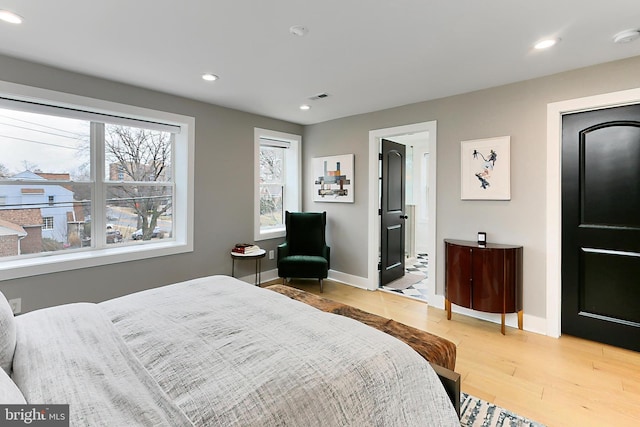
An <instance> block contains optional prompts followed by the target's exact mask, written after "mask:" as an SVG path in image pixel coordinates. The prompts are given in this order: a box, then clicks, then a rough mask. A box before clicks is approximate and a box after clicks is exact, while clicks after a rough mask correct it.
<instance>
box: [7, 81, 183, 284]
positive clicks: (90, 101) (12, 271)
mask: <svg viewBox="0 0 640 427" xmlns="http://www.w3.org/2000/svg"><path fill="white" fill-rule="evenodd" d="M0 97H3V98H9V99H14V100H21V101H27V102H32V103H34V104H48V105H53V106H56V107H63V108H67V109H69V111H76V112H77V114H78V115H83V114H84V115H85V116H91V114H98V115H109V116H113V117H117V118H120V119H121V121H122V123H126V124H133V123H135V122H132V120H133V121H140V120H142V121H145V122H148V123H150V124H153V123H161V124H164V125H169V126H175V127H176V128H179V129H180V132H179V133H177V134H176V135H175V149H174V157H173V161H174V164H175V176H174V177H173V179H174V182H175V198H174V202H175V208H174V210H173V226H174V238H173V239H172V240H164V241H162V242H157V243H153V244H145V245H129V246H117V247H113V246H111V245H110V246H109V247H106V246H102V247H100V246H98V247H96V248H95V249H92V250H86V251H78V252H64V251H59V252H51V253H46V254H41V255H42V256H38V257H30V258H24V259H11V260H1V259H0V275H1V277H2V279H0V281H1V280H9V279H16V278H21V277H29V276H35V275H40V274H47V273H54V272H60V271H67V270H76V269H81V268H88V267H94V266H100V265H108V264H115V263H120V262H125V261H134V260H142V259H147V258H155V257H160V256H167V255H175V254H180V253H185V252H193V234H194V226H193V219H194V182H195V178H194V165H195V157H194V151H195V150H194V148H195V137H194V135H195V119H194V118H193V117H189V116H184V115H180V114H174V113H168V112H165V111H158V110H152V109H148V108H142V107H136V106H131V105H126V104H120V103H115V102H110V101H103V100H99V99H94V98H87V97H83V96H78V95H72V94H67V93H62V92H56V91H51V90H47V89H40V88H35V87H31V86H25V85H19V84H15V83H10V82H4V81H0ZM129 119H130V120H129ZM97 162H98V163H97V164H100V160H99V159H98V161H97ZM96 197H97V195H96V196H94V198H96ZM106 222H107V220H106V212H98V211H96V214H95V217H94V218H92V223H93V225H92V228H93V229H95V230H105V227H106Z"/></svg>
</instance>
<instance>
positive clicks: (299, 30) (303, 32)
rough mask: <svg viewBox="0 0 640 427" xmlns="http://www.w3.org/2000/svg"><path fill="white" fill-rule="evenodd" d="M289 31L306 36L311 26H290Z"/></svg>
mask: <svg viewBox="0 0 640 427" xmlns="http://www.w3.org/2000/svg"><path fill="white" fill-rule="evenodd" d="M289 32H290V33H291V34H293V35H294V36H298V37H304V36H306V35H307V33H308V32H309V28H307V27H305V26H304V25H294V26H293V27H291V28H289Z"/></svg>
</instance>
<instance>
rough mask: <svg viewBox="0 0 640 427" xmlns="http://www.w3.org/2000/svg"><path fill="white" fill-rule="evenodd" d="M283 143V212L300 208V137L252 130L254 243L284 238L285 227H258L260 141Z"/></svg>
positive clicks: (257, 129)
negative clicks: (284, 145) (263, 228)
mask: <svg viewBox="0 0 640 427" xmlns="http://www.w3.org/2000/svg"><path fill="white" fill-rule="evenodd" d="M261 139H268V140H275V141H283V142H285V143H288V144H289V148H288V149H287V150H286V151H285V163H286V165H285V190H284V203H283V211H292V212H295V211H299V210H300V209H301V207H302V197H301V186H300V181H301V179H300V178H301V170H302V168H301V155H300V154H301V153H300V151H301V150H300V148H301V147H300V144H301V143H302V137H301V136H300V135H294V134H291V133H284V132H277V131H273V130H268V129H260V128H255V129H254V171H255V173H254V226H253V230H254V231H253V238H254V240H255V241H260V240H267V239H275V238H280V237H284V236H285V234H286V228H285V225H284V224H282V226H280V227H270V228H269V229H268V230H262V229H261V227H260V144H261V142H260V140H261ZM283 215H284V212H283Z"/></svg>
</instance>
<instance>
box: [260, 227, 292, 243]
mask: <svg viewBox="0 0 640 427" xmlns="http://www.w3.org/2000/svg"><path fill="white" fill-rule="evenodd" d="M286 235H287V230H286V228H285V227H282V228H275V229H273V230H269V231H262V232H261V233H260V234H259V235H258V236H254V237H255V239H256V241H257V242H258V241H260V240H269V239H277V238H280V237H284V236H286Z"/></svg>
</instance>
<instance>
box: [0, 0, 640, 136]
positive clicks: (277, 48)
mask: <svg viewBox="0 0 640 427" xmlns="http://www.w3.org/2000/svg"><path fill="white" fill-rule="evenodd" d="M0 9H9V10H12V11H14V12H16V13H18V14H20V15H22V16H23V17H24V19H25V22H24V23H23V24H22V25H19V26H15V25H10V24H6V23H3V22H0V53H3V54H6V55H10V56H15V57H19V58H23V59H27V60H31V61H36V62H40V63H44V64H48V65H52V66H55V67H59V68H63V69H68V70H73V71H77V72H81V73H85V74H90V75H94V76H98V77H102V78H106V79H111V80H116V81H119V82H124V83H130V84H133V85H137V86H142V87H146V88H150V89H155V90H159V91H163V92H168V93H172V94H176V95H182V96H185V97H189V98H194V99H198V100H201V101H205V102H210V103H213V104H217V105H222V106H226V107H231V108H236V109H239V110H243V111H248V112H253V113H257V114H262V115H265V116H269V117H275V118H279V119H284V120H288V121H291V122H295V123H300V124H311V123H318V122H322V121H326V120H330V119H334V118H339V117H345V116H349V115H354V114H360V113H366V112H370V111H376V110H380V109H384V108H389V107H394V106H399V105H405V104H410V103H414V102H419V101H424V100H429V99H435V98H440V97H444V96H448V95H453V94H458V93H464V92H469V91H473V90H477V89H482V88H487V87H492V86H497V85H501V84H505V83H510V82H516V81H521V80H526V79H530V78H534V77H539V76H543V75H549V74H553V73H557V72H561V71H565V70H570V69H574V68H579V67H584V66H588V65H593V64H597V63H602V62H607V61H612V60H616V59H621V58H625V57H631V56H636V55H640V40H638V41H635V42H632V43H628V44H614V43H613V42H612V37H613V36H614V34H616V33H618V32H619V31H622V30H626V29H636V28H640V1H639V0H607V1H600V0H536V1H525V0H455V1H445V0H441V1H436V0H134V1H132V0H56V1H50V0H0ZM292 25H304V26H306V27H308V29H309V33H308V34H307V35H306V36H305V37H297V36H294V35H292V34H290V33H289V28H290V27H291V26H292ZM551 36H555V37H561V38H562V41H561V42H560V43H559V44H558V45H557V46H556V47H554V48H552V49H551V50H548V51H534V50H533V49H532V45H533V43H535V42H536V41H538V40H540V39H542V38H546V37H551ZM205 72H211V73H214V74H217V75H219V76H220V80H218V81H216V82H205V81H203V80H202V79H201V78H200V76H201V74H203V73H205ZM638 72H640V70H638ZM603 78H606V76H603ZM0 79H2V65H1V63H0ZM321 92H326V93H328V94H329V95H330V96H329V97H328V98H326V99H324V100H318V101H310V100H308V98H309V97H311V96H313V95H315V94H318V93H321ZM303 103H308V104H310V105H311V107H312V108H311V110H309V111H306V112H305V111H301V110H299V108H298V107H299V105H301V104H303Z"/></svg>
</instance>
